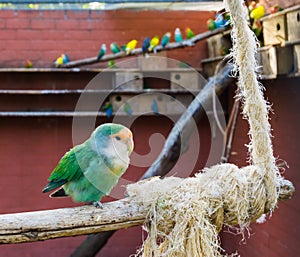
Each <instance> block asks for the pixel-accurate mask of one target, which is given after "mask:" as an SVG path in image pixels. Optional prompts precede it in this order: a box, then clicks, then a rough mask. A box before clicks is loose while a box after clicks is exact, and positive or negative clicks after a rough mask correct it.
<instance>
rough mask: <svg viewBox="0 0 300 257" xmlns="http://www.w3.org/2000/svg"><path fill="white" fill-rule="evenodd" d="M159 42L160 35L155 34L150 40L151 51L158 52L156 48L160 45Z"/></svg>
mask: <svg viewBox="0 0 300 257" xmlns="http://www.w3.org/2000/svg"><path fill="white" fill-rule="evenodd" d="M158 44H159V37H158V36H154V37H153V38H152V39H151V41H150V46H149V52H154V53H156V50H155V48H156V47H157V46H158Z"/></svg>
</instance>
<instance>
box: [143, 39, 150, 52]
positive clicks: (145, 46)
mask: <svg viewBox="0 0 300 257" xmlns="http://www.w3.org/2000/svg"><path fill="white" fill-rule="evenodd" d="M149 47H150V38H149V37H146V38H145V39H144V41H143V44H142V52H143V54H146V53H148V50H149Z"/></svg>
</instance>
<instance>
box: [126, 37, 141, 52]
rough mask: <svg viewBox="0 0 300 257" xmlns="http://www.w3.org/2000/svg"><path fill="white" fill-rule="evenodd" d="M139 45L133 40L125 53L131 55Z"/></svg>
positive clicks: (127, 45) (128, 44)
mask: <svg viewBox="0 0 300 257" xmlns="http://www.w3.org/2000/svg"><path fill="white" fill-rule="evenodd" d="M137 43H138V41H137V40H135V39H133V40H131V41H129V42H128V43H127V44H126V48H125V52H126V54H127V55H128V54H130V53H131V52H132V50H134V49H135V48H136V45H137Z"/></svg>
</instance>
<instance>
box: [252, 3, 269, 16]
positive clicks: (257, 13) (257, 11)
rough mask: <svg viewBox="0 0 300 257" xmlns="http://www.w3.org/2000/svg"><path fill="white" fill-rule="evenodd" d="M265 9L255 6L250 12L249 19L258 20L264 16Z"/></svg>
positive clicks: (261, 6)
mask: <svg viewBox="0 0 300 257" xmlns="http://www.w3.org/2000/svg"><path fill="white" fill-rule="evenodd" d="M265 13H266V11H265V7H264V6H263V5H261V4H260V5H256V6H255V7H254V9H253V10H252V11H251V12H250V17H251V18H252V19H254V20H259V19H260V18H262V17H264V16H265Z"/></svg>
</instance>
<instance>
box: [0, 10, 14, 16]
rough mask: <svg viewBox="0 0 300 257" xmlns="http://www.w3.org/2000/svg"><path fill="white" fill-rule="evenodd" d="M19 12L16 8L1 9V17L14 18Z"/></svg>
mask: <svg viewBox="0 0 300 257" xmlns="http://www.w3.org/2000/svg"><path fill="white" fill-rule="evenodd" d="M17 13H18V12H17V11H14V10H0V18H13V17H15V16H16V15H17Z"/></svg>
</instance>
